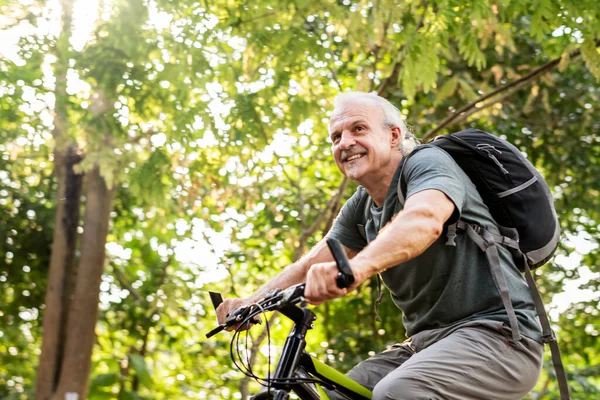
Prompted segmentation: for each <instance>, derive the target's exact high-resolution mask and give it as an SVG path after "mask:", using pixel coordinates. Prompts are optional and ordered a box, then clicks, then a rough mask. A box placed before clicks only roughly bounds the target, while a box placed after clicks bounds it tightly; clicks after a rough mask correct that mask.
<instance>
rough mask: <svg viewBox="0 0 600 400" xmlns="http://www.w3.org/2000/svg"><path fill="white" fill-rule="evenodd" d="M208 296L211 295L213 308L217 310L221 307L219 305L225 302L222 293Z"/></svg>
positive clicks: (212, 293)
mask: <svg viewBox="0 0 600 400" xmlns="http://www.w3.org/2000/svg"><path fill="white" fill-rule="evenodd" d="M208 294H209V295H210V301H212V304H213V307H214V308H215V310H216V309H217V307H219V304H221V303H222V302H223V296H221V293H217V292H208Z"/></svg>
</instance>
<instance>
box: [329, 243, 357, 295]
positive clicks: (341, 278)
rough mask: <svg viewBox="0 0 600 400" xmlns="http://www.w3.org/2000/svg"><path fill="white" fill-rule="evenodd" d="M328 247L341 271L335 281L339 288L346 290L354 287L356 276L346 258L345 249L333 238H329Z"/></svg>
mask: <svg viewBox="0 0 600 400" xmlns="http://www.w3.org/2000/svg"><path fill="white" fill-rule="evenodd" d="M327 246H329V250H331V254H333V259H334V260H335V263H336V264H337V267H338V269H339V270H340V272H338V276H337V278H336V280H335V282H336V283H337V285H338V287H339V288H340V289H344V288H347V287H350V286H352V284H353V283H354V274H353V273H352V268H350V261H349V260H348V256H346V252H345V251H344V248H343V247H342V245H341V244H340V242H338V241H337V240H336V239H333V238H327Z"/></svg>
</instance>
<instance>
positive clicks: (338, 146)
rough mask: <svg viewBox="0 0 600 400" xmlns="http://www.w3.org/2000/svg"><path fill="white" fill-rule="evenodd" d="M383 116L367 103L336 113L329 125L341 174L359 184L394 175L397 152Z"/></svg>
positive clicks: (341, 109) (366, 101)
mask: <svg viewBox="0 0 600 400" xmlns="http://www.w3.org/2000/svg"><path fill="white" fill-rule="evenodd" d="M382 118H383V114H382V112H381V111H380V109H379V108H378V107H377V106H376V105H375V104H373V103H371V102H370V101H368V100H357V101H354V102H348V103H346V104H344V105H343V107H342V108H340V109H336V110H335V111H334V113H333V116H332V117H331V121H330V122H329V137H330V139H331V142H332V146H333V157H334V159H335V162H336V164H337V166H338V168H339V169H340V171H341V172H342V173H343V174H344V175H345V176H347V177H348V178H350V179H351V180H353V181H355V182H358V183H360V184H363V185H364V184H365V183H369V180H375V179H378V178H379V177H380V176H381V175H382V173H385V172H388V171H389V170H390V168H392V171H395V169H396V167H397V164H394V161H395V160H397V157H398V150H397V149H396V146H397V142H395V141H394V140H393V134H392V132H391V129H387V128H384V127H383V121H382Z"/></svg>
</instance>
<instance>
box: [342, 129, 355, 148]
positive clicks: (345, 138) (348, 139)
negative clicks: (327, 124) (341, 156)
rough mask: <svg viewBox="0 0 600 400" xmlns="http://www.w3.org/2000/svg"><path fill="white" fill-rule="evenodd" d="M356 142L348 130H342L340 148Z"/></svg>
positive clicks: (348, 146)
mask: <svg viewBox="0 0 600 400" xmlns="http://www.w3.org/2000/svg"><path fill="white" fill-rule="evenodd" d="M355 144H356V140H354V138H353V137H352V135H351V134H350V133H349V132H343V133H342V136H341V137H340V148H341V149H342V150H345V149H349V148H350V147H352V146H354V145H355Z"/></svg>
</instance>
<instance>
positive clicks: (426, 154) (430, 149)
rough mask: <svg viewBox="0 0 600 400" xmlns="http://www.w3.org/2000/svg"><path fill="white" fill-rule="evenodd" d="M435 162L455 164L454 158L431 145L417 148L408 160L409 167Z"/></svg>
mask: <svg viewBox="0 0 600 400" xmlns="http://www.w3.org/2000/svg"><path fill="white" fill-rule="evenodd" d="M434 160H437V161H439V162H444V163H446V162H451V163H454V159H453V158H452V156H451V155H450V154H448V153H447V152H446V151H444V150H443V149H441V148H439V147H437V146H434V145H431V144H422V145H419V146H417V147H415V149H414V150H413V151H412V152H411V153H410V155H409V156H408V159H407V160H406V164H407V166H408V165H414V164H418V163H429V162H432V161H434Z"/></svg>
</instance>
